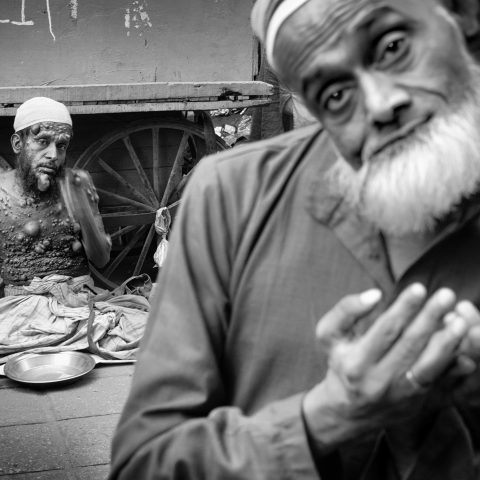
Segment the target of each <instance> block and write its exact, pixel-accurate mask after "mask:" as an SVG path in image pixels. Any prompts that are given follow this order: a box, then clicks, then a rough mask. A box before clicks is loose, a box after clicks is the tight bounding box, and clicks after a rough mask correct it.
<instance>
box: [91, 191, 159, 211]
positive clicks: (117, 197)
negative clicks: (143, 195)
mask: <svg viewBox="0 0 480 480" xmlns="http://www.w3.org/2000/svg"><path fill="white" fill-rule="evenodd" d="M97 192H98V193H101V194H102V195H105V196H108V197H111V198H113V199H114V200H118V201H119V202H123V203H128V204H129V205H134V206H136V207H139V208H143V210H147V211H149V212H151V211H152V209H153V208H154V207H153V206H152V205H145V204H144V203H140V202H137V201H136V200H132V199H131V198H128V197H124V196H123V195H118V193H113V192H109V191H108V190H103V189H102V188H97Z"/></svg>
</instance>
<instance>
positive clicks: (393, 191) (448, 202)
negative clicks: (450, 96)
mask: <svg viewBox="0 0 480 480" xmlns="http://www.w3.org/2000/svg"><path fill="white" fill-rule="evenodd" d="M473 77H474V79H477V78H479V77H478V75H477V76H476V75H473ZM473 90H475V91H473ZM479 125H480V87H476V86H472V90H471V91H469V92H467V93H466V94H465V96H464V99H463V101H462V102H461V104H460V105H459V106H458V108H457V109H456V110H455V111H453V112H452V113H450V114H448V115H446V116H443V117H435V118H434V119H432V120H431V121H430V124H429V125H426V126H425V128H423V129H419V130H418V131H417V132H415V133H413V134H412V135H411V136H409V137H408V138H407V139H406V140H405V141H403V142H401V143H399V144H394V145H393V146H392V149H390V150H387V151H386V152H384V154H382V155H381V157H379V156H377V157H375V158H374V159H372V160H371V161H368V162H365V163H364V164H363V166H362V167H361V168H360V169H359V170H358V171H355V170H354V169H353V168H352V167H351V166H350V165H349V164H348V163H347V162H346V161H345V160H343V159H339V161H337V162H336V164H335V165H334V166H333V167H332V169H331V170H330V172H329V179H330V180H331V182H332V186H333V188H335V189H336V190H337V191H339V192H340V193H341V194H342V196H343V197H344V199H345V201H346V202H347V203H348V204H349V205H350V206H351V207H352V208H354V209H356V210H357V212H358V213H359V215H360V216H361V217H363V218H364V219H365V220H366V221H367V222H369V223H370V224H371V225H372V226H373V227H374V228H377V229H379V230H381V231H382V232H384V233H385V234H387V235H392V236H406V235H409V234H426V233H428V232H432V231H434V230H435V227H436V225H437V224H438V221H439V220H442V219H444V218H445V217H446V216H447V215H448V214H449V213H450V212H452V211H453V210H454V209H455V207H456V206H457V205H459V204H460V202H461V201H462V200H463V199H465V198H468V197H470V196H471V195H472V194H474V193H475V192H476V191H477V190H478V188H479V185H480V134H479V132H478V128H479V127H478V126H479ZM399 147H400V148H399Z"/></svg>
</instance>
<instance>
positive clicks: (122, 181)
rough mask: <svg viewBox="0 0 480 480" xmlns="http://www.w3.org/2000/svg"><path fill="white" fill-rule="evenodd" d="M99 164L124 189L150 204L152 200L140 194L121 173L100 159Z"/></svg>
mask: <svg viewBox="0 0 480 480" xmlns="http://www.w3.org/2000/svg"><path fill="white" fill-rule="evenodd" d="M98 164H99V165H100V166H101V167H102V168H103V170H104V171H105V172H107V173H108V174H109V175H110V176H112V177H113V178H114V179H115V180H116V181H117V182H118V183H120V185H122V187H124V188H126V189H127V190H128V191H129V192H131V193H132V194H133V195H134V196H136V197H137V198H138V199H139V200H141V201H142V202H145V203H147V204H148V203H150V200H149V199H148V198H147V197H145V196H144V195H143V194H142V193H140V192H139V191H138V190H137V189H136V188H135V187H133V185H132V184H131V183H129V182H127V181H126V180H125V179H124V178H123V177H122V176H121V175H120V174H119V173H117V172H116V171H115V170H114V169H113V168H112V167H111V166H110V165H108V164H107V163H105V162H104V161H103V160H102V159H101V158H100V157H98Z"/></svg>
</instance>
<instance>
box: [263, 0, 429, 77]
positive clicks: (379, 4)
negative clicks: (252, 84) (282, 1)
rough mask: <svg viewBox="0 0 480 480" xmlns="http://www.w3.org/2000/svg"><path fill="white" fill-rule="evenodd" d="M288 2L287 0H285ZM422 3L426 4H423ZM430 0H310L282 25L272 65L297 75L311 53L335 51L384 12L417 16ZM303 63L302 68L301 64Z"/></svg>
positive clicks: (282, 75)
mask: <svg viewBox="0 0 480 480" xmlns="http://www.w3.org/2000/svg"><path fill="white" fill-rule="evenodd" d="M286 1H288V0H286ZM422 4H423V5H422ZM427 4H429V6H431V5H432V1H431V0H422V1H421V2H420V1H419V0H309V1H308V2H307V3H305V4H304V5H302V6H301V7H300V8H299V9H297V10H296V11H295V12H294V13H292V15H290V16H289V17H288V18H287V19H285V21H284V22H283V24H282V26H281V27H280V28H279V31H278V34H277V38H276V43H275V47H274V49H273V53H272V56H273V61H271V64H272V65H273V66H274V69H275V70H276V71H277V73H278V74H279V75H280V76H281V77H283V79H284V80H285V76H288V74H292V73H293V74H294V75H297V74H298V73H299V68H304V67H305V65H304V64H302V61H303V60H304V59H305V58H306V57H307V56H309V55H310V58H311V52H313V51H314V52H315V53H316V54H319V53H320V52H322V53H325V52H329V51H330V50H334V49H335V47H336V46H338V45H339V44H340V42H341V40H342V39H343V38H346V37H348V36H351V37H354V36H355V35H356V34H357V33H358V32H362V31H364V30H365V29H366V28H369V26H370V25H371V24H373V23H375V22H376V21H378V19H380V18H382V17H383V16H384V14H385V13H388V12H392V11H393V12H397V13H398V14H401V16H402V17H403V18H406V17H410V18H416V17H418V16H419V15H422V12H421V10H422V11H423V14H424V13H425V12H424V11H425V10H426V9H429V6H427ZM300 66H301V67H300Z"/></svg>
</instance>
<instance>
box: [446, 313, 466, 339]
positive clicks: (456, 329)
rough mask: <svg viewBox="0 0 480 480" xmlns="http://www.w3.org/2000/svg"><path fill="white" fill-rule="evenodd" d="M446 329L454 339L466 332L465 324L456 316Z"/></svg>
mask: <svg viewBox="0 0 480 480" xmlns="http://www.w3.org/2000/svg"><path fill="white" fill-rule="evenodd" d="M448 329H449V330H450V331H451V332H452V333H453V335H455V336H456V337H461V336H462V335H464V333H465V332H466V331H467V322H465V320H464V319H463V318H462V317H459V316H458V315H457V316H456V318H454V319H453V320H452V321H451V322H450V323H449V324H448Z"/></svg>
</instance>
